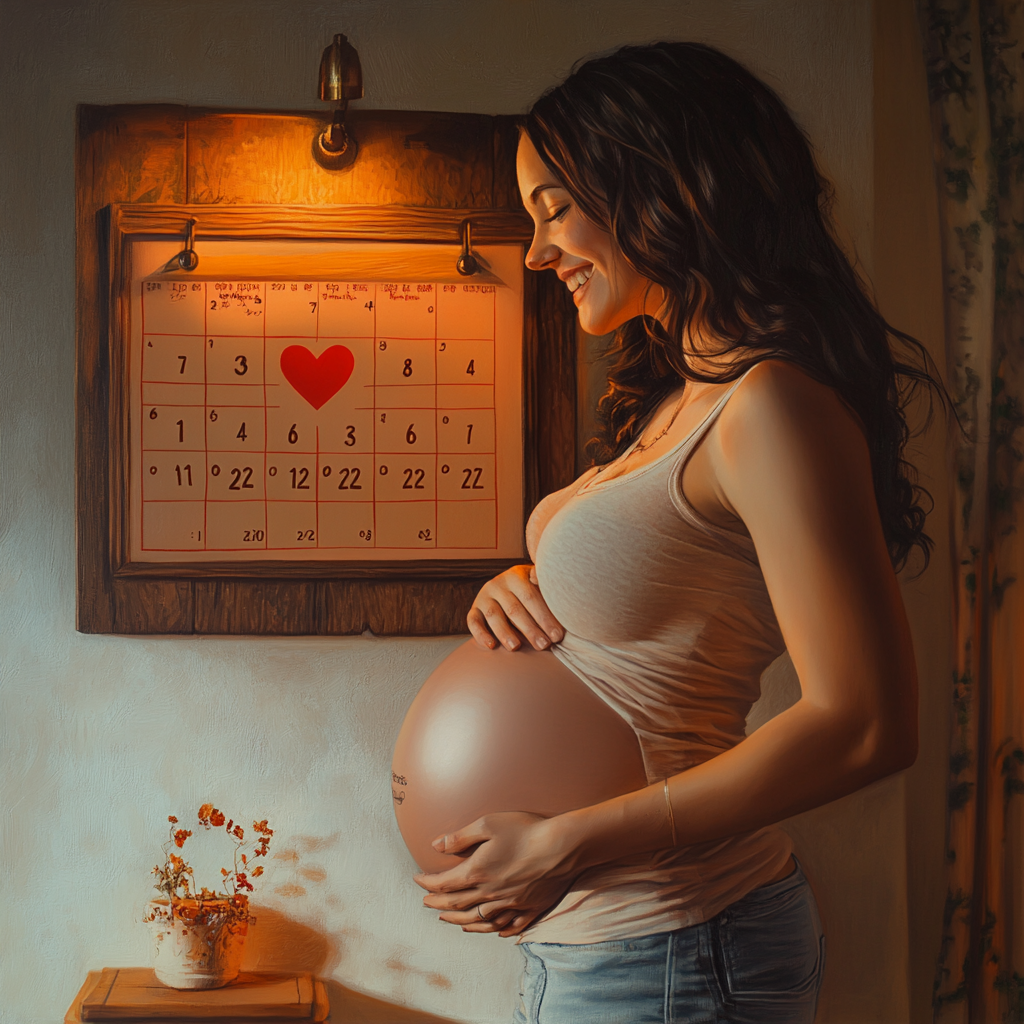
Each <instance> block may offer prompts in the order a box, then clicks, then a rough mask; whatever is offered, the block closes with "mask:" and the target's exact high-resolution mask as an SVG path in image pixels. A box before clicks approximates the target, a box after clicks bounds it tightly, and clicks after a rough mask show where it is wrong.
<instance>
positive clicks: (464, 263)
mask: <svg viewBox="0 0 1024 1024" xmlns="http://www.w3.org/2000/svg"><path fill="white" fill-rule="evenodd" d="M455 269H456V270H457V271H458V272H459V273H460V274H461V275H462V276H463V277H472V276H473V275H474V274H475V273H476V272H477V271H478V270H479V269H480V261H479V260H478V259H477V258H476V256H474V255H473V222H472V221H471V220H470V219H469V218H468V217H467V218H466V219H465V220H464V221H463V222H462V253H461V255H460V256H459V258H458V259H457V260H456V261H455Z"/></svg>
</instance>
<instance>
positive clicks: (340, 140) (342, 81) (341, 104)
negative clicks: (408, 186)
mask: <svg viewBox="0 0 1024 1024" xmlns="http://www.w3.org/2000/svg"><path fill="white" fill-rule="evenodd" d="M362 98H363V69H362V67H361V66H360V64H359V54H358V53H356V49H355V47H354V46H353V45H352V44H351V43H350V42H349V41H348V38H347V37H346V36H344V35H342V34H341V33H340V32H339V33H338V34H337V35H335V37H334V42H333V43H331V45H330V46H328V47H327V49H326V50H324V55H323V57H321V58H320V99H322V100H325V101H326V102H328V103H335V104H337V106H336V107H335V108H334V117H333V119H332V121H331V123H330V125H329V126H328V127H327V128H325V129H324V130H323V131H322V132H321V133H320V134H319V135H318V136H317V137H316V139H315V140H314V142H313V155H314V156H315V157H316V159H317V160H318V161H319V163H320V164H321V165H322V166H323V167H327V168H329V169H331V170H338V169H340V168H342V167H347V166H348V165H349V164H351V163H352V161H353V160H355V158H356V153H357V151H358V149H359V146H358V144H357V143H356V140H355V138H354V137H353V135H352V133H351V132H350V131H349V129H348V128H347V127H346V125H345V112H346V111H347V110H348V103H349V100H361V99H362Z"/></svg>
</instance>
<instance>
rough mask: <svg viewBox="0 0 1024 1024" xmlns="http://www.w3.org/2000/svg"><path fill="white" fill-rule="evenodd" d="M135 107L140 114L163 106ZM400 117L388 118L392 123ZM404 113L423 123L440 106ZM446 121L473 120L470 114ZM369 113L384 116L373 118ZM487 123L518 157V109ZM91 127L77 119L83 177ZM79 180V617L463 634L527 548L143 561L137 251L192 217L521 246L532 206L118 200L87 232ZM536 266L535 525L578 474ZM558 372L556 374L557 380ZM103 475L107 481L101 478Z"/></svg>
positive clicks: (298, 230)
mask: <svg viewBox="0 0 1024 1024" xmlns="http://www.w3.org/2000/svg"><path fill="white" fill-rule="evenodd" d="M106 109H110V108H85V110H87V111H89V112H93V111H96V110H106ZM115 109H119V110H120V111H124V110H125V108H115ZM129 109H132V108H129ZM134 109H136V110H138V111H139V112H140V113H142V112H152V111H153V109H154V108H134ZM391 113H392V112H383V113H382V114H379V115H376V116H377V119H378V120H385V121H386V120H387V115H388V114H391ZM202 114H203V112H200V116H202ZM187 116H188V115H187V114H186V117H187ZM214 116H216V115H214ZM267 116H268V117H271V115H267ZM279 116H280V117H281V118H282V119H283V118H285V117H286V115H279ZM402 116H403V117H405V118H417V117H418V118H420V119H427V118H429V117H431V116H433V117H436V116H437V115H407V114H403V115H402ZM448 117H450V118H455V119H456V121H458V119H460V118H469V119H473V116H471V115H448ZM80 119H81V112H80ZM368 120H373V115H372V114H371V115H370V117H369V118H368ZM481 120H485V121H490V122H498V123H496V124H495V125H494V128H495V129H496V130H495V131H494V135H495V144H494V146H493V147H492V150H491V152H492V154H496V153H497V152H498V150H499V144H503V145H504V146H505V147H506V152H508V151H509V149H510V145H509V141H510V140H509V136H510V130H511V127H512V126H511V124H510V123H508V119H497V118H495V119H491V118H487V119H480V118H475V121H476V122H479V121H481ZM502 121H504V122H505V123H501V122H502ZM428 124H429V122H428ZM474 127H478V125H475V126H474ZM420 135H426V136H427V139H428V143H427V148H429V128H428V129H427V130H426V131H423V130H421V132H420ZM82 136H83V132H82V126H81V121H80V131H79V147H80V151H79V158H80V165H79V172H80V178H81V176H82V174H81V171H82V168H81V158H82V156H83V154H82V152H81V149H82V142H83V139H82ZM407 138H408V137H407ZM449 139H450V136H449ZM449 145H450V143H449ZM325 173H326V172H325ZM505 173H506V174H507V173H508V172H507V170H506V172H505ZM81 185H82V183H81V181H80V187H79V213H80V220H79V231H80V235H79V264H80V266H79V360H78V370H79V395H78V409H79V438H78V440H79V444H78V507H79V518H78V521H79V534H78V537H79V601H78V628H79V629H80V630H82V631H84V632H119V633H162V632H163V633H167V632H179V633H180V632H185V633H188V632H197V633H251V634H259V633H265V634H273V633H277V634H303V633H305V634H338V633H357V632H363V631H364V630H366V629H370V630H372V631H373V632H374V633H382V634H396V633H397V634H406V635H429V634H439V633H441V634H444V633H457V632H464V631H465V612H466V610H468V606H469V604H470V602H471V600H472V597H473V595H474V594H475V592H476V590H477V589H479V586H480V584H481V583H482V582H483V581H484V580H485V579H487V578H489V577H491V576H493V575H495V574H496V573H498V572H500V571H502V570H503V569H505V568H507V567H508V566H509V565H512V564H515V563H516V562H518V561H522V560H523V559H521V558H451V559H447V558H446V559H421V558H412V559H403V560H398V559H382V560H373V561H354V560H344V559H312V558H303V559H294V560H269V559H268V560H261V561H246V562H241V561H228V560H225V561H220V562H198V561H190V562H173V563H166V562H146V561H139V560H136V561H133V560H132V559H131V557H130V550H129V486H128V483H129V480H128V466H129V455H130V430H129V401H128V392H127V383H128V360H127V353H128V339H129V333H128V332H129V306H130V303H129V301H128V296H129V289H128V285H129V284H130V282H131V279H132V269H131V267H130V265H129V263H130V260H129V252H130V246H131V243H132V242H133V240H136V239H147V240H153V239H175V240H182V243H183V240H184V238H185V237H186V234H187V231H188V225H189V222H190V221H194V222H195V224H196V227H195V231H196V235H197V237H198V238H199V239H200V240H213V239H217V240H239V239H242V240H260V241H265V240H284V239H288V240H301V241H310V240H314V241H315V240H331V241H338V240H346V241H370V242H386V243H396V242H399V243H433V244H435V245H436V244H442V245H447V246H451V247H452V251H453V253H457V251H458V250H457V248H455V247H457V246H458V244H459V242H460V240H461V237H462V233H463V230H464V229H463V225H464V223H465V222H466V221H467V220H468V221H470V222H471V224H472V232H473V244H474V246H485V245H488V244H515V245H520V246H525V245H526V244H528V242H529V239H530V236H531V224H530V221H529V219H528V218H527V217H526V215H525V214H524V213H523V211H522V210H521V209H516V208H515V207H514V206H499V207H497V208H495V207H494V206H491V207H487V208H481V207H480V206H475V207H474V206H460V207H413V206H405V205H394V204H387V205H377V204H365V205H364V204H345V205H312V204H276V203H275V204H267V203H231V204H223V205H222V204H209V203H187V202H185V203H180V202H179V203H168V202H165V201H160V202H145V203H140V202H131V201H119V200H117V199H115V200H114V201H112V202H109V203H106V204H104V205H103V206H100V207H98V208H97V209H96V210H95V213H94V218H95V219H94V220H93V225H94V230H95V235H94V237H93V239H89V238H83V237H82V231H83V223H82V219H81V214H82V213H83V210H82V205H83V198H85V199H86V200H88V199H89V198H90V197H89V196H86V197H83V189H82V187H81ZM93 191H95V190H93ZM504 191H505V195H506V196H508V195H509V194H510V190H509V189H508V187H507V182H506V186H505V190H504ZM127 198H131V197H130V196H129V197H127ZM161 198H163V197H161ZM506 201H507V200H506ZM90 242H94V254H95V265H94V266H93V267H92V268H89V267H88V266H86V267H83V266H82V263H83V252H82V250H83V248H85V249H87V250H88V249H90V248H93V246H92V245H90V244H89V243H90ZM85 255H87V256H88V255H90V254H89V253H88V252H87V253H86V254H85ZM84 262H86V263H87V262H88V261H87V260H86V261H84ZM90 269H92V271H93V272H92V274H89V273H88V272H86V273H85V274H84V275H83V270H85V271H88V270H90ZM524 274H525V277H524V281H523V459H524V463H523V464H524V474H523V498H524V502H523V505H524V508H523V513H524V520H523V521H524V522H525V517H526V516H527V515H528V513H529V511H530V509H532V507H533V505H534V504H536V502H537V501H538V500H539V499H540V498H541V497H542V496H543V494H545V493H547V492H548V491H550V490H552V489H553V488H554V487H556V486H562V485H564V483H566V482H568V480H569V479H571V474H572V472H573V471H574V468H575V467H574V466H573V465H572V459H573V452H574V447H575V445H574V441H575V324H574V323H573V320H574V315H573V314H574V311H572V310H571V307H570V306H569V304H568V301H567V295H566V294H565V290H564V286H562V285H561V284H560V283H559V282H557V281H556V280H554V277H553V275H537V274H533V273H530V272H528V271H524ZM545 277H549V278H552V280H551V281H546V280H545ZM542 330H543V335H544V337H543V341H542V339H541V334H542ZM559 368H560V369H561V375H560V376H559V375H558V369H559ZM551 370H555V371H556V375H555V376H552V374H551ZM566 371H568V373H566ZM83 378H86V379H87V380H88V381H90V382H92V387H89V388H86V389H83V387H82V385H83V383H84V380H83ZM97 385H98V387H99V390H97ZM83 413H84V415H83ZM566 428H568V429H566ZM101 481H102V482H103V486H97V484H99V483H100V482H101ZM86 595H89V597H88V598H87V599H86ZM97 597H99V598H100V600H98V601H97V600H96V598H97ZM103 598H105V599H106V600H103Z"/></svg>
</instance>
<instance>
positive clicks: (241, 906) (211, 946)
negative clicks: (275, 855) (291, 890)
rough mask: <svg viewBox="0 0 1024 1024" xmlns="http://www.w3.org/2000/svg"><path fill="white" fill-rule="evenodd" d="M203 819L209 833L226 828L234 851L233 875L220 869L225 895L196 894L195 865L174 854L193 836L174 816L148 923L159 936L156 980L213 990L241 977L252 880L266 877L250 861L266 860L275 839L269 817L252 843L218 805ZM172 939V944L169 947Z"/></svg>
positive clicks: (256, 826) (258, 824) (256, 828)
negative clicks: (240, 966) (269, 824)
mask: <svg viewBox="0 0 1024 1024" xmlns="http://www.w3.org/2000/svg"><path fill="white" fill-rule="evenodd" d="M198 819H199V827H202V828H204V829H206V830H207V831H210V830H211V829H220V828H221V827H223V828H224V831H225V833H226V834H227V835H228V836H229V837H230V838H231V841H232V842H233V843H234V846H235V851H234V858H233V860H232V867H231V870H228V869H227V868H221V870H220V873H221V885H222V888H223V891H222V892H217V891H215V890H213V889H208V888H207V887H206V886H205V885H204V886H202V887H200V889H199V891H198V892H197V891H196V890H195V876H194V873H193V870H192V867H191V865H190V864H188V862H187V861H186V860H185V859H184V857H180V856H178V854H176V853H173V852H172V850H173V849H175V848H176V849H178V850H180V849H182V848H183V847H184V846H185V842H186V840H187V839H188V838H189V837H190V836H191V835H192V832H191V830H190V829H187V828H183V827H178V826H179V822H178V819H177V818H176V817H175V816H174V815H173V814H172V815H170V816H168V818H167V821H168V822H169V825H170V827H169V829H168V834H169V838H168V840H167V842H165V843H164V844H163V851H164V863H163V865H162V866H161V865H159V864H158V865H157V866H156V867H154V868H153V874H154V875H155V876H156V882H155V883H154V888H155V889H156V890H157V892H159V893H160V894H161V897H162V898H161V899H156V900H152V901H151V902H150V903H149V905H148V907H147V910H146V916H145V918H144V920H145V922H146V923H147V924H149V925H150V927H151V929H152V930H153V934H154V939H155V947H154V956H155V968H156V975H157V978H159V979H160V980H161V981H163V982H164V983H165V984H168V985H171V986H172V987H175V988H213V987H218V986H220V985H224V984H227V983H228V982H229V981H231V980H232V979H233V978H234V977H236V976H237V974H238V963H239V961H240V956H241V946H242V943H243V942H244V938H245V935H246V933H247V931H248V925H249V923H250V921H251V919H250V917H249V897H248V893H250V892H252V891H253V889H254V886H253V884H252V879H254V878H259V877H260V876H261V875H262V874H263V865H262V864H256V865H250V859H253V860H255V859H256V858H258V857H266V855H267V850H268V849H269V847H270V839H271V837H272V836H273V834H274V830H273V829H272V828H270V827H269V826H268V825H267V821H266V819H265V818H264V820H263V821H254V822H253V823H252V833H253V835H252V837H251V838H250V840H249V842H248V843H247V842H246V839H245V830H244V829H243V828H242V826H241V825H239V824H236V823H235V821H234V820H233V819H228V818H227V816H226V815H225V814H224V813H223V812H222V811H219V810H218V809H217V808H216V807H214V806H213V804H203V805H202V807H200V808H199V815H198ZM250 847H251V849H250ZM247 849H248V852H246V850H247ZM169 939H173V942H172V943H170V944H168V943H167V941H166V940H169ZM168 945H172V946H173V953H172V951H171V950H170V949H167V952H166V953H165V954H164V956H163V957H162V958H161V950H162V949H166V948H167V947H168Z"/></svg>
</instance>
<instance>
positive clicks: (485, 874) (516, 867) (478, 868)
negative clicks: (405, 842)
mask: <svg viewBox="0 0 1024 1024" xmlns="http://www.w3.org/2000/svg"><path fill="white" fill-rule="evenodd" d="M434 847H435V849H437V850H438V851H439V852H444V853H464V852H466V851H468V850H472V852H471V853H470V854H469V856H468V857H466V859H465V861H464V862H463V863H462V864H459V865H458V866H457V867H454V868H451V869H450V870H448V871H442V872H439V873H437V874H432V875H416V876H415V881H416V884H417V885H420V886H422V887H423V888H424V889H426V890H427V891H428V893H429V895H427V896H425V897H424V899H423V904H424V906H427V907H431V908H433V909H434V910H440V911H441V915H440V917H441V920H442V921H447V922H448V923H449V924H457V925H460V926H461V927H462V930H463V931H467V932H498V933H499V934H501V935H502V936H510V935H518V934H519V933H520V932H522V931H523V930H524V929H526V928H528V927H529V926H530V925H531V924H532V923H533V922H534V921H535V920H536V919H537V918H538V917H540V915H541V914H543V913H544V912H545V911H546V910H550V909H551V907H553V906H554V905H555V904H556V903H558V901H559V900H560V899H561V898H562V897H563V896H564V895H565V894H566V892H568V890H569V887H570V886H571V884H572V881H573V879H574V878H575V877H576V875H577V874H578V873H579V868H578V867H576V865H575V857H574V852H575V843H574V842H573V841H572V838H571V834H570V833H569V832H567V831H566V830H565V829H564V828H562V827H561V825H560V824H559V819H558V818H542V817H541V816H540V815H537V814H527V813H525V812H522V811H505V812H501V813H498V814H487V815H485V816H484V817H482V818H478V819H477V820H476V821H474V822H473V823H472V824H471V825H468V826H467V827H466V828H462V829H459V831H458V832H455V833H452V834H449V835H446V836H441V837H439V838H438V839H437V840H435V841H434ZM473 847H476V849H473ZM478 908H480V909H479V910H478Z"/></svg>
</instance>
